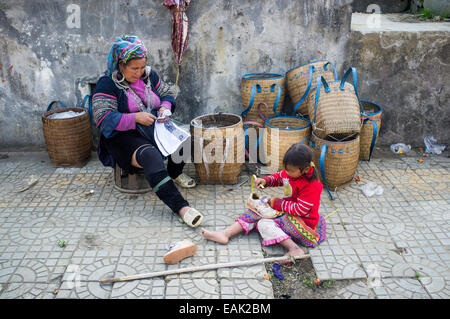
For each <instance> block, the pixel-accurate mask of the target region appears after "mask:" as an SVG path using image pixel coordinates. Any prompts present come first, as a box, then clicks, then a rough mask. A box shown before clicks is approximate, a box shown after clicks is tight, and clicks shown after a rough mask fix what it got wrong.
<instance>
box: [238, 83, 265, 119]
mask: <svg viewBox="0 0 450 319" xmlns="http://www.w3.org/2000/svg"><path fill="white" fill-rule="evenodd" d="M255 91H258V93H261V91H262V90H261V85H259V84H258V83H256V84H253V86H252V88H251V89H250V103H249V104H248V107H247V108H246V109H245V110H244V111H242V113H241V116H245V115H247V114H248V112H250V110H251V109H252V107H253V102H254V101H255Z"/></svg>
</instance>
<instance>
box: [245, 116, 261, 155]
mask: <svg viewBox="0 0 450 319" xmlns="http://www.w3.org/2000/svg"><path fill="white" fill-rule="evenodd" d="M249 123H250V124H252V123H251V122H244V137H245V139H244V141H245V149H246V150H247V152H248V158H249V159H250V148H249V138H248V135H247V128H248V124H249ZM263 127H264V126H263V125H261V128H263ZM262 138H263V134H259V137H258V139H257V140H256V145H255V153H256V154H258V146H259V143H261V140H262ZM257 161H258V163H260V164H261V161H260V160H259V158H257Z"/></svg>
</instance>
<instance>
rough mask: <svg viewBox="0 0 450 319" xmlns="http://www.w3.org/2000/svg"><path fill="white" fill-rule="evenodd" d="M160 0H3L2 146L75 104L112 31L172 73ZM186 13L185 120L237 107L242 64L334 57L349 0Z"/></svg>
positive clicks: (194, 7) (234, 2) (99, 67)
mask: <svg viewBox="0 0 450 319" xmlns="http://www.w3.org/2000/svg"><path fill="white" fill-rule="evenodd" d="M162 2H163V1H162V0H114V1H110V0H96V1H84V0H83V1H82V0H67V1H66V0H59V1H44V0H33V1H26V0H6V1H2V2H1V3H0V31H1V32H0V60H1V65H0V112H1V114H2V115H1V116H0V147H2V148H6V147H20V146H28V145H34V146H43V145H44V139H43V135H42V123H41V115H42V113H43V112H44V110H45V108H46V106H47V104H48V103H49V102H50V101H51V100H54V99H59V100H62V101H64V102H65V103H66V104H68V105H73V104H76V103H79V102H80V101H81V99H82V97H83V96H84V94H86V93H88V92H89V85H88V84H89V83H95V81H96V80H97V78H98V77H99V76H100V75H101V73H102V72H103V71H104V70H105V66H106V57H107V53H108V51H109V48H110V45H111V43H112V42H113V40H114V38H115V37H116V36H120V35H122V34H135V35H138V36H139V37H140V38H141V39H142V40H143V41H144V43H145V44H146V46H147V47H148V48H149V49H150V64H151V65H152V66H153V67H154V69H155V70H157V71H158V72H159V73H160V75H161V76H163V77H164V78H165V79H166V80H167V81H168V82H175V74H176V68H175V63H174V60H173V53H172V48H171V43H170V41H171V40H170V34H171V15H170V11H169V10H168V9H167V8H165V7H164V6H163V5H162ZM340 3H344V2H342V1H341V2H340ZM73 4H75V5H76V6H73ZM77 8H79V12H80V15H79V16H80V20H79V21H78V20H77V12H78V11H77ZM187 15H188V17H189V19H190V39H189V44H188V49H187V51H186V53H185V56H184V62H183V64H182V66H181V68H180V78H179V86H180V88H181V94H180V96H179V97H178V99H177V101H178V104H179V106H180V108H179V109H178V112H177V113H178V114H177V117H178V118H179V119H181V120H183V121H186V122H187V121H189V120H190V119H191V118H193V117H194V116H197V115H200V114H204V113H209V112H215V111H227V112H233V113H240V112H241V110H242V106H241V103H240V91H239V90H240V79H241V76H242V75H243V74H245V73H251V72H279V73H285V72H286V71H287V70H288V69H290V68H291V67H294V66H296V65H298V64H300V63H305V62H307V61H309V60H310V59H317V58H322V59H330V60H332V61H336V63H338V62H339V61H342V60H343V58H344V55H345V53H344V51H345V47H346V42H347V40H348V31H349V28H350V15H351V8H350V7H349V6H344V7H342V8H338V7H335V1H334V0H326V1H324V0H314V1H312V0H308V1H306V0H304V1H291V0H277V1H272V0H270V1H269V0H262V1H261V0H252V1H238V0H201V1H199V0H195V1H191V5H190V7H189V9H188V11H187ZM288 104H289V103H287V105H288Z"/></svg>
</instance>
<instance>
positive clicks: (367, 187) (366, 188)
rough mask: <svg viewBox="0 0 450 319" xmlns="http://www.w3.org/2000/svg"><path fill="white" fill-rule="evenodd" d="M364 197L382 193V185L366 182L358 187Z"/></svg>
mask: <svg viewBox="0 0 450 319" xmlns="http://www.w3.org/2000/svg"><path fill="white" fill-rule="evenodd" d="M359 189H360V190H361V191H362V192H363V194H364V195H366V197H372V196H373V195H381V194H383V187H382V186H381V185H378V184H377V183H375V182H368V183H367V184H364V185H363V186H361V187H360V188H359Z"/></svg>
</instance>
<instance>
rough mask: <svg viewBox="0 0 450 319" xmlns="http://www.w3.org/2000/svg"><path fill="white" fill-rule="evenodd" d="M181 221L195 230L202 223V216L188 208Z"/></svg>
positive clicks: (193, 209)
mask: <svg viewBox="0 0 450 319" xmlns="http://www.w3.org/2000/svg"><path fill="white" fill-rule="evenodd" d="M182 219H183V221H184V222H185V223H186V224H188V225H189V226H191V227H192V228H195V227H197V226H199V225H200V224H201V223H202V220H203V215H202V214H201V213H200V212H199V211H198V210H196V209H195V208H192V207H190V208H189V209H188V211H187V212H186V213H185V214H184V217H183V218H182Z"/></svg>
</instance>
